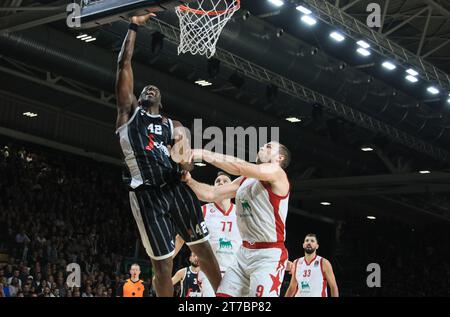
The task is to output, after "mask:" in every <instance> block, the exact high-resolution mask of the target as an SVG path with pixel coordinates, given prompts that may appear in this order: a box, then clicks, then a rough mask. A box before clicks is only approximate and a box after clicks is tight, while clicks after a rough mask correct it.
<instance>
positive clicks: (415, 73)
mask: <svg viewBox="0 0 450 317" xmlns="http://www.w3.org/2000/svg"><path fill="white" fill-rule="evenodd" d="M406 72H407V73H408V74H410V75H411V76H417V75H419V73H418V72H416V71H415V70H414V69H412V68H409V69H408V70H407V71H406Z"/></svg>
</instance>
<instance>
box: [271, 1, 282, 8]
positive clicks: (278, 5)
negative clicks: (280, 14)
mask: <svg viewBox="0 0 450 317" xmlns="http://www.w3.org/2000/svg"><path fill="white" fill-rule="evenodd" d="M269 2H270V3H272V4H273V5H274V6H277V7H281V6H282V5H283V4H284V1H282V0H269Z"/></svg>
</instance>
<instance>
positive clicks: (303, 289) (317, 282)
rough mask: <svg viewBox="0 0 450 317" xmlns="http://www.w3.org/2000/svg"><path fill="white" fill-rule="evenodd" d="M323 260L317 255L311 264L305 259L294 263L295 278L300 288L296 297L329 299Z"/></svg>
mask: <svg viewBox="0 0 450 317" xmlns="http://www.w3.org/2000/svg"><path fill="white" fill-rule="evenodd" d="M322 263H323V258H322V257H321V256H318V255H316V256H315V257H314V258H313V259H312V260H311V262H309V263H308V262H307V261H306V260H305V258H304V257H302V258H300V259H297V260H295V261H294V265H293V268H294V269H293V273H292V274H293V276H295V278H296V280H297V283H298V286H297V291H296V292H295V297H327V296H328V292H327V280H326V278H325V274H324V273H323V264H322Z"/></svg>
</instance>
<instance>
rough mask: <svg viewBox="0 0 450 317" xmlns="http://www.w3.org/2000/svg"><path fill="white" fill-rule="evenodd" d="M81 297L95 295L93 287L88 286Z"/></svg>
mask: <svg viewBox="0 0 450 317" xmlns="http://www.w3.org/2000/svg"><path fill="white" fill-rule="evenodd" d="M81 297H94V295H92V288H91V287H90V286H87V287H86V290H85V291H84V292H83V295H81Z"/></svg>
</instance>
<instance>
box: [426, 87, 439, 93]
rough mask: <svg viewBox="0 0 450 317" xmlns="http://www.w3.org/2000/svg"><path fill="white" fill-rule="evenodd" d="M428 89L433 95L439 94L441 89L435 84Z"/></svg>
mask: <svg viewBox="0 0 450 317" xmlns="http://www.w3.org/2000/svg"><path fill="white" fill-rule="evenodd" d="M427 91H428V92H429V93H430V94H432V95H437V94H438V93H439V89H437V88H436V87H434V86H431V87H428V88H427Z"/></svg>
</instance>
